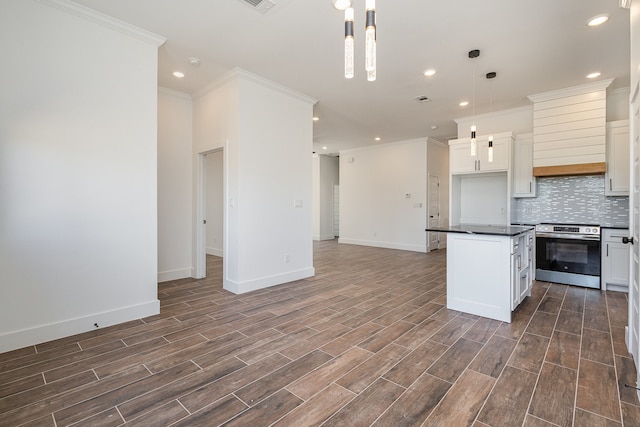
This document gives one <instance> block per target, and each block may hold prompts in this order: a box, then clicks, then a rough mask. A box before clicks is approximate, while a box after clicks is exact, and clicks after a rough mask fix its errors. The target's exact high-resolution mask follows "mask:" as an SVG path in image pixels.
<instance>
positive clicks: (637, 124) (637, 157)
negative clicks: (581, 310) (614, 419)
mask: <svg viewBox="0 0 640 427" xmlns="http://www.w3.org/2000/svg"><path fill="white" fill-rule="evenodd" d="M630 112H631V116H632V120H631V129H630V131H631V156H630V157H631V168H630V173H631V177H630V181H631V191H630V194H629V197H630V200H629V207H630V208H629V230H630V232H631V233H632V236H633V243H634V244H633V245H632V250H631V260H630V261H631V262H630V271H629V282H630V283H629V326H628V329H627V346H628V348H629V352H630V353H631V354H632V356H633V360H634V361H635V364H636V367H640V363H639V360H640V359H639V358H638V355H639V352H640V347H639V345H640V344H639V343H640V340H639V330H638V329H639V327H640V308H639V307H640V242H638V238H639V237H640V99H638V86H636V88H635V90H634V95H633V98H632V101H631V111H630Z"/></svg>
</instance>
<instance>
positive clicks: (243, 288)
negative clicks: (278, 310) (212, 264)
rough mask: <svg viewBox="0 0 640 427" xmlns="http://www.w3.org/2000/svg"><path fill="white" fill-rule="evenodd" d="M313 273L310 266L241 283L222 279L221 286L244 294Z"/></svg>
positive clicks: (313, 269)
mask: <svg viewBox="0 0 640 427" xmlns="http://www.w3.org/2000/svg"><path fill="white" fill-rule="evenodd" d="M315 274H316V271H315V268H313V267H310V268H305V269H302V270H297V271H290V272H288V273H283V274H278V275H275V276H270V277H263V278H260V279H254V280H248V281H246V282H242V283H239V282H235V281H232V280H227V279H224V280H223V284H222V287H223V288H224V289H226V290H227V291H229V292H233V293H234V294H244V293H246V292H251V291H256V290H258V289H264V288H268V287H270V286H275V285H282V284H283V283H289V282H293V281H295V280H300V279H306V278H307V277H313V276H314V275H315Z"/></svg>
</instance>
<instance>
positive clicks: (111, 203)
mask: <svg viewBox="0 0 640 427" xmlns="http://www.w3.org/2000/svg"><path fill="white" fill-rule="evenodd" d="M65 8H71V9H73V10H74V13H73V14H72V13H68V12H67V11H66V10H64V9H65ZM83 10H84V8H81V7H79V6H77V5H75V4H73V3H64V2H58V3H56V8H53V7H50V6H49V4H48V3H46V4H45V3H42V2H35V1H24V0H5V1H3V3H2V13H0V50H1V51H2V55H3V67H2V75H3V78H2V79H1V80H0V93H2V97H0V283H1V284H2V285H1V286H0V352H3V351H7V350H11V349H15V348H19V347H23V346H27V345H32V344H36V343H40V342H43V341H47V340H51V339H56V338H61V337H64V336H69V335H73V334H75V333H79V332H83V331H87V330H91V329H94V328H95V326H94V324H95V323H97V324H98V325H99V327H103V326H108V325H111V324H115V323H120V322H124V321H128V320H132V319H136V318H140V317H145V316H148V315H152V314H156V313H158V312H159V302H158V300H157V285H156V279H157V272H158V268H157V267H158V264H157V219H156V215H157V188H156V182H157V181H156V179H157V177H156V173H157V158H156V152H157V134H156V133H157V80H156V78H157V47H158V45H159V44H161V43H162V41H163V40H162V39H161V38H159V37H157V36H154V35H151V34H149V33H146V32H143V31H137V30H135V29H133V28H129V27H126V26H125V27H119V28H120V29H118V30H117V29H115V28H117V27H116V26H112V25H110V23H109V22H110V21H101V20H100V18H99V17H97V16H94V17H92V18H90V19H86V18H85V17H83V16H78V15H77V13H80V14H82V13H83V12H82V11H83Z"/></svg>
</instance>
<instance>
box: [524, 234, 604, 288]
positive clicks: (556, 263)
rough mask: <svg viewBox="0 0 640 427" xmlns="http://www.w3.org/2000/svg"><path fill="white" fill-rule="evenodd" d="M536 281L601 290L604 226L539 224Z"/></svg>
mask: <svg viewBox="0 0 640 427" xmlns="http://www.w3.org/2000/svg"><path fill="white" fill-rule="evenodd" d="M536 280H542V281H545V282H554V283H564V284H567V285H576V286H584V287H588V288H597V289H600V226H598V225H581V224H538V225H537V226H536Z"/></svg>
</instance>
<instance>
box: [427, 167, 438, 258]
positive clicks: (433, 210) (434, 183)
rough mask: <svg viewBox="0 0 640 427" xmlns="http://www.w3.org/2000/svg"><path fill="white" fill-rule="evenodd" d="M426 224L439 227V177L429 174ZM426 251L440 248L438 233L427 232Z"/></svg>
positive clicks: (430, 226)
mask: <svg viewBox="0 0 640 427" xmlns="http://www.w3.org/2000/svg"><path fill="white" fill-rule="evenodd" d="M427 197H428V199H429V202H428V208H427V226H428V227H429V228H433V227H440V177H439V176H438V175H435V174H429V191H428V195H427ZM427 236H428V237H427V252H431V251H434V250H436V249H440V233H434V232H429V233H427Z"/></svg>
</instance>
